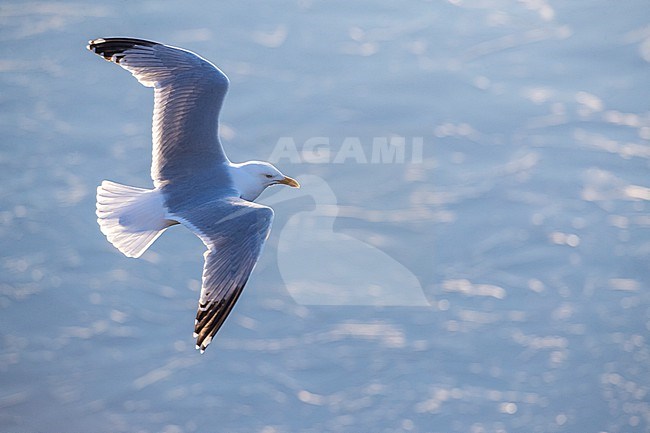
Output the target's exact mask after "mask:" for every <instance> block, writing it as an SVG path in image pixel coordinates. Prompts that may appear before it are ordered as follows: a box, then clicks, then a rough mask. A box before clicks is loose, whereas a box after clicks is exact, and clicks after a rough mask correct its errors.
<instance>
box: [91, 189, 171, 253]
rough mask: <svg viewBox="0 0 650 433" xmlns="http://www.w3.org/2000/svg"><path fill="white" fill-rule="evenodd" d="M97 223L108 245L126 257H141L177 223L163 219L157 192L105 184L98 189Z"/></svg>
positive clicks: (164, 212) (159, 195) (161, 204)
mask: <svg viewBox="0 0 650 433" xmlns="http://www.w3.org/2000/svg"><path fill="white" fill-rule="evenodd" d="M97 222H98V223H99V228H100V229H101V231H102V233H104V235H105V236H106V238H107V239H108V241H109V242H110V243H111V244H113V246H115V248H117V249H118V250H120V251H121V252H122V253H123V254H124V255H125V256H127V257H140V256H141V255H142V253H144V252H145V251H146V250H147V248H149V246H150V245H151V244H153V243H154V241H155V240H156V239H158V236H160V235H161V234H162V233H163V232H164V231H165V229H167V228H168V227H169V226H171V225H174V224H175V223H176V222H175V221H172V220H169V219H167V218H166V211H165V206H164V203H163V198H162V195H161V193H160V191H158V190H155V189H153V190H151V189H143V188H136V187H134V186H128V185H121V184H119V183H115V182H110V181H107V180H105V181H103V182H102V184H101V185H100V186H99V187H97Z"/></svg>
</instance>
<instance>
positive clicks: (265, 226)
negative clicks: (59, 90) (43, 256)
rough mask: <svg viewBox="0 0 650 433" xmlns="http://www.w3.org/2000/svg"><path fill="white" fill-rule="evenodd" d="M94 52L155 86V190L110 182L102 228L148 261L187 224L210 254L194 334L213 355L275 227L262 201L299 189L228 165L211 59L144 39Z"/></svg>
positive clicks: (220, 84) (99, 43)
mask: <svg viewBox="0 0 650 433" xmlns="http://www.w3.org/2000/svg"><path fill="white" fill-rule="evenodd" d="M88 49H89V50H91V51H94V52H95V53H96V54H98V55H100V56H102V57H104V58H105V59H106V60H109V61H111V62H114V63H117V64H118V65H120V66H121V67H123V68H124V69H126V70H128V71H129V72H131V73H132V74H133V76H134V77H135V78H137V80H138V81H139V82H140V83H142V84H143V85H145V86H147V87H153V88H154V89H155V90H154V91H155V94H154V95H155V96H154V115H153V128H152V135H153V157H152V165H151V178H152V179H153V185H154V188H153V189H142V188H136V187H131V186H126V185H120V184H118V183H114V182H109V181H104V182H102V184H101V186H100V187H98V188H97V217H98V220H97V221H98V222H99V225H100V228H101V231H102V233H104V234H105V235H106V237H107V238H108V240H109V241H110V242H111V243H112V244H113V245H114V246H115V247H116V248H118V249H119V250H120V251H121V252H122V253H124V254H125V255H126V256H128V257H139V256H140V255H142V253H144V251H145V250H146V249H147V248H148V247H149V246H150V245H151V244H152V243H153V242H154V241H155V240H156V239H157V238H158V237H159V236H160V235H161V234H162V233H163V232H164V231H165V230H166V229H167V228H168V227H170V226H172V225H175V224H179V223H180V224H183V225H185V226H186V227H188V228H189V229H190V230H192V231H193V232H194V233H195V234H196V235H197V236H198V237H199V238H200V239H201V240H202V241H203V243H204V244H205V245H206V246H207V247H208V251H206V253H205V265H204V268H203V281H202V288H201V296H200V299H199V307H198V312H197V316H196V322H195V329H194V336H195V337H196V339H197V340H196V347H197V349H200V350H201V352H203V351H204V350H205V348H206V347H207V346H208V344H210V342H211V341H212V338H213V337H214V335H215V334H216V333H217V331H218V330H219V328H220V327H221V325H222V324H223V322H224V320H225V319H226V317H227V316H228V314H229V313H230V311H231V310H232V308H233V306H234V304H235V302H236V301H237V299H238V298H239V295H240V294H241V291H242V289H243V288H244V285H245V284H246V281H247V280H248V277H249V276H250V274H251V272H252V271H253V267H254V266H255V263H256V262H257V259H258V257H259V255H260V253H261V250H262V246H263V245H264V242H265V240H266V238H267V237H268V234H269V231H270V228H271V223H272V221H273V210H272V209H271V208H269V207H266V206H262V205H259V204H256V203H253V201H254V200H255V199H256V198H257V197H258V196H259V195H260V194H261V193H262V191H264V189H265V188H266V187H268V186H270V185H274V184H285V185H289V186H292V187H297V186H298V183H297V182H296V181H295V180H294V179H292V178H290V177H287V176H284V175H283V174H282V173H280V171H279V170H278V169H277V168H275V167H273V166H272V165H271V164H269V163H267V162H260V161H249V162H246V163H242V164H236V163H232V162H230V161H229V160H228V157H227V156H226V154H225V153H224V151H223V148H222V146H221V143H220V141H219V136H218V118H219V111H220V109H221V105H222V103H223V99H224V96H225V94H226V92H227V90H228V78H227V77H226V75H224V74H223V72H221V71H220V70H219V69H218V68H217V67H216V66H214V65H213V64H211V63H210V62H208V61H207V60H205V59H203V58H201V57H199V56H197V55H196V54H194V53H191V52H189V51H185V50H182V49H179V48H174V47H170V46H166V45H162V44H159V43H156V42H150V41H145V40H141V39H130V38H106V39H95V40H92V41H90V43H89V45H88Z"/></svg>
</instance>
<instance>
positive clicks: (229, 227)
mask: <svg viewBox="0 0 650 433" xmlns="http://www.w3.org/2000/svg"><path fill="white" fill-rule="evenodd" d="M174 216H175V217H177V218H178V220H179V221H180V222H182V223H183V224H185V225H186V226H188V228H190V229H191V230H192V231H194V232H195V233H196V234H197V236H198V237H199V238H201V240H202V241H203V243H204V244H205V245H206V246H207V247H208V251H206V252H205V255H204V257H205V264H204V267H203V284H202V287H201V297H200V299H199V308H198V311H197V314H196V322H195V326H194V336H195V337H196V347H197V349H200V350H201V352H203V351H204V350H205V348H206V347H207V346H208V344H210V342H211V341H212V337H214V335H215V334H216V333H217V331H218V330H219V328H220V327H221V325H222V324H223V322H224V320H226V317H227V316H228V314H229V313H230V311H231V310H232V308H233V306H234V305H235V302H236V301H237V299H238V298H239V295H240V294H241V292H242V289H243V288H244V285H245V284H246V281H247V280H248V277H249V276H250V274H251V272H252V271H253V267H255V263H257V259H258V257H259V255H260V253H261V251H262V246H263V245H264V242H265V241H266V238H267V236H268V234H269V231H270V229H271V223H272V221H273V210H272V209H271V208H269V207H266V206H262V205H259V204H257V203H252V202H249V201H245V200H241V199H237V198H228V199H222V200H217V201H213V202H209V203H206V204H204V205H200V206H197V207H195V208H191V209H189V210H187V211H182V212H179V213H176V214H175V215H174Z"/></svg>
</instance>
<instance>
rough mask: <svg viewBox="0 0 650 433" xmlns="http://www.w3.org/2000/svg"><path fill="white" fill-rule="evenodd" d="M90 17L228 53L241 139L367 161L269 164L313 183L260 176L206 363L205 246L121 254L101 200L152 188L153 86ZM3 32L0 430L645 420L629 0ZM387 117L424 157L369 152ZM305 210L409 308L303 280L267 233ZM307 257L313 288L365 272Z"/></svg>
mask: <svg viewBox="0 0 650 433" xmlns="http://www.w3.org/2000/svg"><path fill="white" fill-rule="evenodd" d="M106 36H132V37H139V38H145V39H153V40H157V41H161V42H164V43H168V44H172V45H176V46H182V47H184V48H187V49H190V50H192V51H195V52H197V53H199V54H201V55H202V56H203V57H205V58H207V59H210V60H211V61H213V62H214V63H216V64H217V65H218V66H219V67H220V68H221V69H222V70H223V71H225V72H226V74H228V76H229V77H230V80H231V87H230V91H229V94H228V97H227V99H226V103H225V105H224V109H223V111H222V121H223V127H222V130H221V134H222V138H223V143H224V146H225V148H226V151H227V153H228V155H229V156H230V158H231V159H232V160H233V161H244V160H248V159H267V158H269V156H270V155H271V154H272V152H273V150H274V149H275V147H276V146H277V143H278V142H279V140H281V139H282V137H285V138H286V137H290V138H291V139H292V140H294V142H295V143H296V146H297V149H298V150H299V151H300V150H301V149H302V147H303V144H304V143H305V142H306V140H309V139H310V138H312V137H327V139H328V140H329V143H330V149H331V151H332V152H333V155H334V154H336V153H337V152H338V151H339V150H340V149H341V148H342V146H343V142H344V141H345V140H346V139H347V138H349V137H356V139H358V142H359V143H361V146H362V149H363V151H364V152H365V153H364V154H365V155H366V156H367V159H368V163H363V162H362V161H360V159H359V158H352V157H351V158H347V159H345V160H344V161H341V163H336V164H335V163H333V162H331V163H327V162H323V161H320V163H315V161H305V160H303V159H300V161H297V160H295V159H294V160H293V161H292V160H290V159H289V158H280V159H279V160H278V161H277V165H278V167H279V168H280V169H281V170H282V171H283V172H284V173H286V174H288V175H290V176H292V177H301V176H303V177H304V176H313V177H312V179H321V180H322V181H323V184H322V185H325V186H324V187H322V188H316V189H309V188H303V189H302V190H300V194H296V195H295V196H294V197H293V198H292V197H291V196H290V195H289V196H283V197H281V198H278V197H277V196H276V195H275V194H276V193H277V191H276V190H275V189H270V190H269V191H267V192H265V194H264V195H263V196H262V197H261V199H260V201H261V202H263V203H273V207H274V209H275V211H276V219H275V222H274V228H273V232H272V234H271V237H270V238H269V241H268V243H267V245H266V247H265V251H264V253H263V255H262V257H261V259H260V262H259V263H258V266H257V268H256V269H255V272H254V274H253V276H252V278H251V280H250V281H249V283H248V285H247V287H246V289H245V291H244V293H243V295H242V297H241V298H240V300H239V302H238V303H237V306H236V307H235V309H234V311H233V313H232V314H231V316H230V317H229V319H228V320H227V321H226V323H225V325H224V327H223V328H222V330H221V331H220V333H219V334H218V336H217V338H216V339H215V340H214V341H213V343H212V344H211V346H210V347H209V349H208V350H207V351H206V353H205V354H204V355H202V356H201V355H199V354H198V352H197V351H195V350H194V341H193V339H192V335H191V334H192V328H193V320H194V315H195V311H196V310H195V309H196V303H197V299H198V291H199V288H200V287H199V286H200V276H201V268H202V263H203V258H202V252H203V249H204V246H203V244H202V243H201V242H200V241H199V239H198V238H196V237H195V236H194V235H193V234H192V233H191V232H189V231H188V230H186V229H184V228H181V227H175V228H173V229H171V230H169V231H167V232H166V233H165V235H164V236H162V237H161V238H160V239H159V240H158V241H157V242H156V243H155V244H154V245H153V246H152V247H151V250H150V251H149V252H147V253H146V254H145V255H144V256H143V257H142V259H140V260H133V259H127V258H125V257H123V256H122V255H121V254H120V253H119V252H118V251H117V250H115V249H114V248H113V247H112V246H111V245H110V244H109V243H108V242H107V241H106V239H105V238H104V237H103V235H102V234H101V233H100V231H99V228H98V226H97V224H96V221H95V219H96V217H95V214H94V212H95V204H94V203H95V200H94V195H95V188H96V186H97V185H98V184H99V183H100V182H101V180H103V179H110V180H113V181H117V182H121V183H125V184H129V185H135V186H141V187H148V186H150V185H151V180H150V178H149V165H150V162H151V141H150V140H151V109H152V101H153V98H152V92H151V89H147V88H144V87H142V86H141V85H139V84H138V83H137V82H136V81H135V80H134V79H133V77H131V76H130V74H128V73H127V72H126V71H123V70H121V69H120V68H118V67H116V66H115V65H111V64H109V63H106V62H104V61H103V60H102V59H100V58H98V57H97V56H95V55H93V54H92V53H90V52H88V51H87V50H86V49H85V45H86V43H87V41H88V40H89V39H92V38H97V37H106ZM0 41H1V42H0V107H1V113H2V115H1V116H0V135H1V137H2V138H1V139H0V430H1V431H3V432H7V433H18V432H21V433H36V432H66V433H76V432H89V431H92V432H98V433H103V432H112V433H115V432H165V433H180V432H230V433H237V432H242V433H244V432H260V433H283V432H287V433H292V432H313V433H321V432H341V433H351V432H373V433H378V432H426V433H432V432H440V433H449V432H471V433H483V432H495V433H496V432H499V433H505V432H517V431H527V432H570V433H574V432H608V433H615V432H621V433H628V432H647V431H649V429H650V395H649V392H650V346H649V341H648V337H649V334H650V332H649V331H650V303H649V300H650V295H649V292H648V289H649V287H648V285H649V283H650V268H649V265H650V263H649V257H650V213H649V210H650V176H649V174H650V164H649V162H650V105H649V104H650V86H649V79H650V70H649V67H650V7H649V6H648V3H647V1H646V0H638V1H635V0H630V1H626V2H611V1H607V0H589V1H584V0H575V1H568V2H567V1H555V0H520V1H515V0H480V1H469V0H448V1H409V2H399V3H398V2H391V1H384V0H382V1H358V2H343V1H327V2H326V1H317V0H297V1H275V2H251V1H240V2H230V3H229V4H227V3H226V2H208V1H186V2H182V4H181V3H179V2H176V1H167V0H164V1H161V0H156V1H149V0H143V1H138V2H130V1H114V2H99V1H97V2H90V1H86V2H73V1H38V2H32V1H22V0H21V1H18V0H15V1H2V2H0ZM392 136H397V137H404V138H406V141H407V143H409V144H410V143H411V142H412V139H413V138H417V137H420V138H421V140H422V158H421V160H416V161H414V160H412V159H411V158H409V157H408V155H409V153H407V158H406V159H405V161H404V162H398V161H392V163H382V164H373V163H371V162H372V161H371V152H372V143H373V139H374V138H375V137H392ZM284 143H286V141H285V142H284ZM357 156H358V154H357ZM389 162H390V161H389ZM323 191H325V192H327V193H328V194H327V196H328V200H326V201H323V200H321V198H322V195H321V194H320V192H323ZM330 192H331V194H330ZM274 197H275V198H274ZM319 204H323V205H326V206H325V207H324V208H323V207H322V206H321V210H322V209H325V210H326V211H327V212H325V213H326V214H327V215H326V216H328V218H329V219H328V221H327V224H331V238H330V240H332V239H333V240H336V239H340V237H338V236H345V237H346V239H348V240H350V239H353V240H355V242H358V243H359V245H364V248H369V249H371V250H372V251H375V252H377V251H379V253H380V254H381V255H382V257H384V258H386V257H388V258H390V261H391V263H393V264H395V263H397V264H399V266H392V267H380V266H379V265H376V266H377V268H378V269H377V272H378V273H379V274H378V275H380V276H382V278H381V280H382V281H386V282H390V284H388V283H386V284H387V285H388V289H389V292H390V293H392V294H393V295H395V294H397V295H399V293H401V292H400V290H405V289H404V287H402V285H401V284H400V281H401V279H404V284H406V283H407V282H408V284H409V285H410V286H409V287H411V288H413V287H417V288H421V292H420V293H421V296H423V297H424V299H425V301H422V300H421V299H419V301H418V302H416V303H415V304H409V303H408V302H404V305H396V304H399V303H400V302H399V296H397V297H396V298H395V299H397V301H395V302H393V303H392V304H391V305H374V304H373V303H369V304H368V305H352V304H355V303H348V304H347V305H318V301H316V302H311V303H310V302H307V301H305V302H302V301H300V297H299V296H298V297H296V296H292V295H295V292H290V289H289V288H288V287H287V281H285V279H283V275H289V274H287V273H286V272H288V271H282V269H281V268H284V269H285V270H286V269H289V270H290V269H291V267H290V264H291V262H292V260H283V258H282V257H288V258H289V259H290V258H291V256H287V255H286V251H287V248H285V247H286V245H289V248H288V249H289V251H291V248H290V246H291V242H290V241H291V239H293V238H292V237H290V236H289V237H286V238H285V240H289V242H284V241H283V238H282V233H283V230H284V229H285V228H288V227H289V228H295V227H296V225H295V224H297V223H294V222H295V221H297V220H293V221H294V222H292V221H291V219H292V218H294V217H297V216H299V215H300V214H302V215H307V214H309V213H310V212H314V211H315V210H318V209H319V206H320V205H319ZM292 230H293V229H292ZM286 233H289V234H292V233H294V231H292V232H286ZM280 247H283V248H280ZM310 248H311V249H310ZM318 249H319V243H318V242H315V241H314V242H312V243H311V247H310V244H309V243H306V242H303V243H302V244H301V251H304V252H305V254H308V253H310V252H313V251H314V250H318ZM283 254H285V255H284V256H283ZM301 256H302V255H301ZM294 257H295V254H294ZM303 257H307V256H303ZM309 257H314V258H313V259H312V260H306V261H303V263H302V264H301V267H302V268H303V269H307V271H306V274H305V275H306V280H305V281H307V283H306V284H308V282H309V275H312V274H310V271H309V269H319V270H322V269H327V270H328V272H329V273H330V274H331V275H339V274H345V273H347V274H348V275H351V276H354V275H356V273H355V272H354V269H353V268H352V269H351V268H350V266H351V265H354V264H355V263H356V262H355V263H351V262H348V261H346V260H342V259H341V257H337V256H336V255H331V254H328V255H325V254H320V255H319V254H314V255H313V256H309ZM382 260H383V259H382ZM287 263H289V264H288V265H287ZM377 263H379V262H377ZM287 266H289V267H287ZM372 266H373V264H372V263H370V264H364V265H359V266H358V268H359V272H363V273H364V275H367V274H369V267H372ZM393 270H394V272H401V273H402V274H399V275H398V274H394V275H393V274H392V272H393ZM313 275H316V274H313ZM402 275H405V276H404V277H402ZM303 276H304V275H303ZM346 281H348V280H347V279H346V278H340V279H338V280H337V282H336V284H335V285H334V286H333V288H332V286H330V288H329V289H328V290H338V291H339V293H341V294H346V293H350V291H354V290H358V289H359V287H358V285H359V282H358V281H356V280H355V279H351V280H349V281H350V282H348V283H346ZM352 282H354V283H352ZM390 289H392V290H390ZM382 290H386V289H385V287H384V288H383V289H382ZM409 290H410V289H409ZM305 299H307V298H305ZM310 299H312V300H313V298H310ZM314 304H315V305H314ZM323 304H327V302H323ZM330 304H332V303H331V302H330ZM334 304H336V302H334ZM339 304H346V303H345V302H339ZM356 304H360V303H359V302H357V303H356ZM361 304H362V302H361ZM389 304H390V303H389Z"/></svg>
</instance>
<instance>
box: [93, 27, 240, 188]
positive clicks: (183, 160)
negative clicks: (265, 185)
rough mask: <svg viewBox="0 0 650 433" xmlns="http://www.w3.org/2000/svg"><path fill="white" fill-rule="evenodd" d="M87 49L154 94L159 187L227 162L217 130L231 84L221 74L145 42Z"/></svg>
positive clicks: (113, 41) (111, 42)
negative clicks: (135, 79)
mask: <svg viewBox="0 0 650 433" xmlns="http://www.w3.org/2000/svg"><path fill="white" fill-rule="evenodd" d="M88 49H89V50H91V51H94V52H95V53H96V54H98V55H100V56H102V57H104V58H105V59H106V60H109V61H111V62H114V63H117V64H118V65H120V66H121V67H123V68H124V69H126V70H127V71H129V72H131V73H132V74H133V76H134V77H135V78H137V79H138V81H139V82H140V83H142V84H143V85H145V86H147V87H154V89H155V90H154V92H155V95H154V113H153V127H152V131H153V158H152V165H151V177H152V179H153V180H154V184H155V185H156V186H159V185H161V184H164V183H168V182H172V183H174V182H182V181H183V180H186V179H188V178H190V177H193V176H194V175H197V174H198V175H200V174H201V173H202V172H203V170H210V169H211V170H214V167H215V166H216V165H217V164H218V163H222V162H224V161H226V156H225V154H224V152H223V148H222V147H221V143H220V142H219V136H218V132H217V129H218V121H219V120H218V119H219V111H220V109H221V105H222V103H223V99H224V96H225V95H226V92H227V90H228V78H227V77H226V75H225V74H224V73H223V72H221V71H220V70H219V68H217V67H216V66H214V65H213V64H212V63H210V62H208V61H207V60H205V59H203V58H201V57H199V56H198V55H196V54H194V53H192V52H190V51H186V50H183V49H180V48H175V47H170V46H167V45H163V44H159V43H157V42H151V41H145V40H141V39H131V38H105V39H95V40H92V41H90V42H89V45H88Z"/></svg>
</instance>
